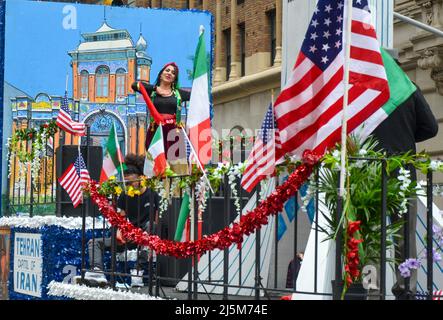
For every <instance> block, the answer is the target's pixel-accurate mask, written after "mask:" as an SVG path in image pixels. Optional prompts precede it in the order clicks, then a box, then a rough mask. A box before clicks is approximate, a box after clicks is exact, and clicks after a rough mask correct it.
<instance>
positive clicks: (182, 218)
mask: <svg viewBox="0 0 443 320" xmlns="http://www.w3.org/2000/svg"><path fill="white" fill-rule="evenodd" d="M189 198H190V197H189V194H188V193H187V192H185V193H184V195H183V200H182V204H181V206H180V214H179V215H178V220H177V229H176V230H175V236H174V240H175V241H179V242H185V241H189V240H190V238H191V237H190V228H191V220H190V218H189V212H190V210H189V201H190V200H189Z"/></svg>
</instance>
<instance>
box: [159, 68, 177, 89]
mask: <svg viewBox="0 0 443 320" xmlns="http://www.w3.org/2000/svg"><path fill="white" fill-rule="evenodd" d="M169 66H173V67H174V68H175V80H174V82H173V83H172V90H175V89H178V88H179V84H178V66H177V64H176V63H175V62H169V63H167V64H165V66H164V67H163V68H162V69H161V70H160V72H159V73H158V75H157V80H155V86H156V87H158V86H159V85H160V76H161V75H162V73H163V71H165V69H166V68H167V67H169Z"/></svg>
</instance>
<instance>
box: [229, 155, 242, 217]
mask: <svg viewBox="0 0 443 320" xmlns="http://www.w3.org/2000/svg"><path fill="white" fill-rule="evenodd" d="M245 167H246V164H245V163H239V164H237V165H234V166H231V167H230V168H229V171H228V181H229V186H230V187H231V192H232V197H233V198H234V204H235V208H236V211H237V214H240V212H241V205H240V197H239V196H238V191H237V183H236V180H237V178H239V179H240V180H241V177H242V174H243V171H244V169H245Z"/></svg>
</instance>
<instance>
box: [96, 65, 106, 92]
mask: <svg viewBox="0 0 443 320" xmlns="http://www.w3.org/2000/svg"><path fill="white" fill-rule="evenodd" d="M95 81H96V94H95V95H96V97H97V98H107V97H108V95H109V69H108V67H105V66H102V67H99V68H98V69H97V72H96V80H95Z"/></svg>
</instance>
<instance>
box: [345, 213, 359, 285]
mask: <svg viewBox="0 0 443 320" xmlns="http://www.w3.org/2000/svg"><path fill="white" fill-rule="evenodd" d="M360 224H361V221H355V222H350V223H349V225H348V229H347V232H348V241H347V243H346V251H347V254H346V265H345V272H346V284H347V286H348V287H349V286H350V285H351V284H352V283H353V282H354V280H356V279H357V278H358V277H359V276H360V269H359V265H360V257H359V255H358V245H359V244H360V243H362V242H363V240H362V239H356V238H355V237H354V235H355V233H357V232H358V231H359V230H360Z"/></svg>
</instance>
